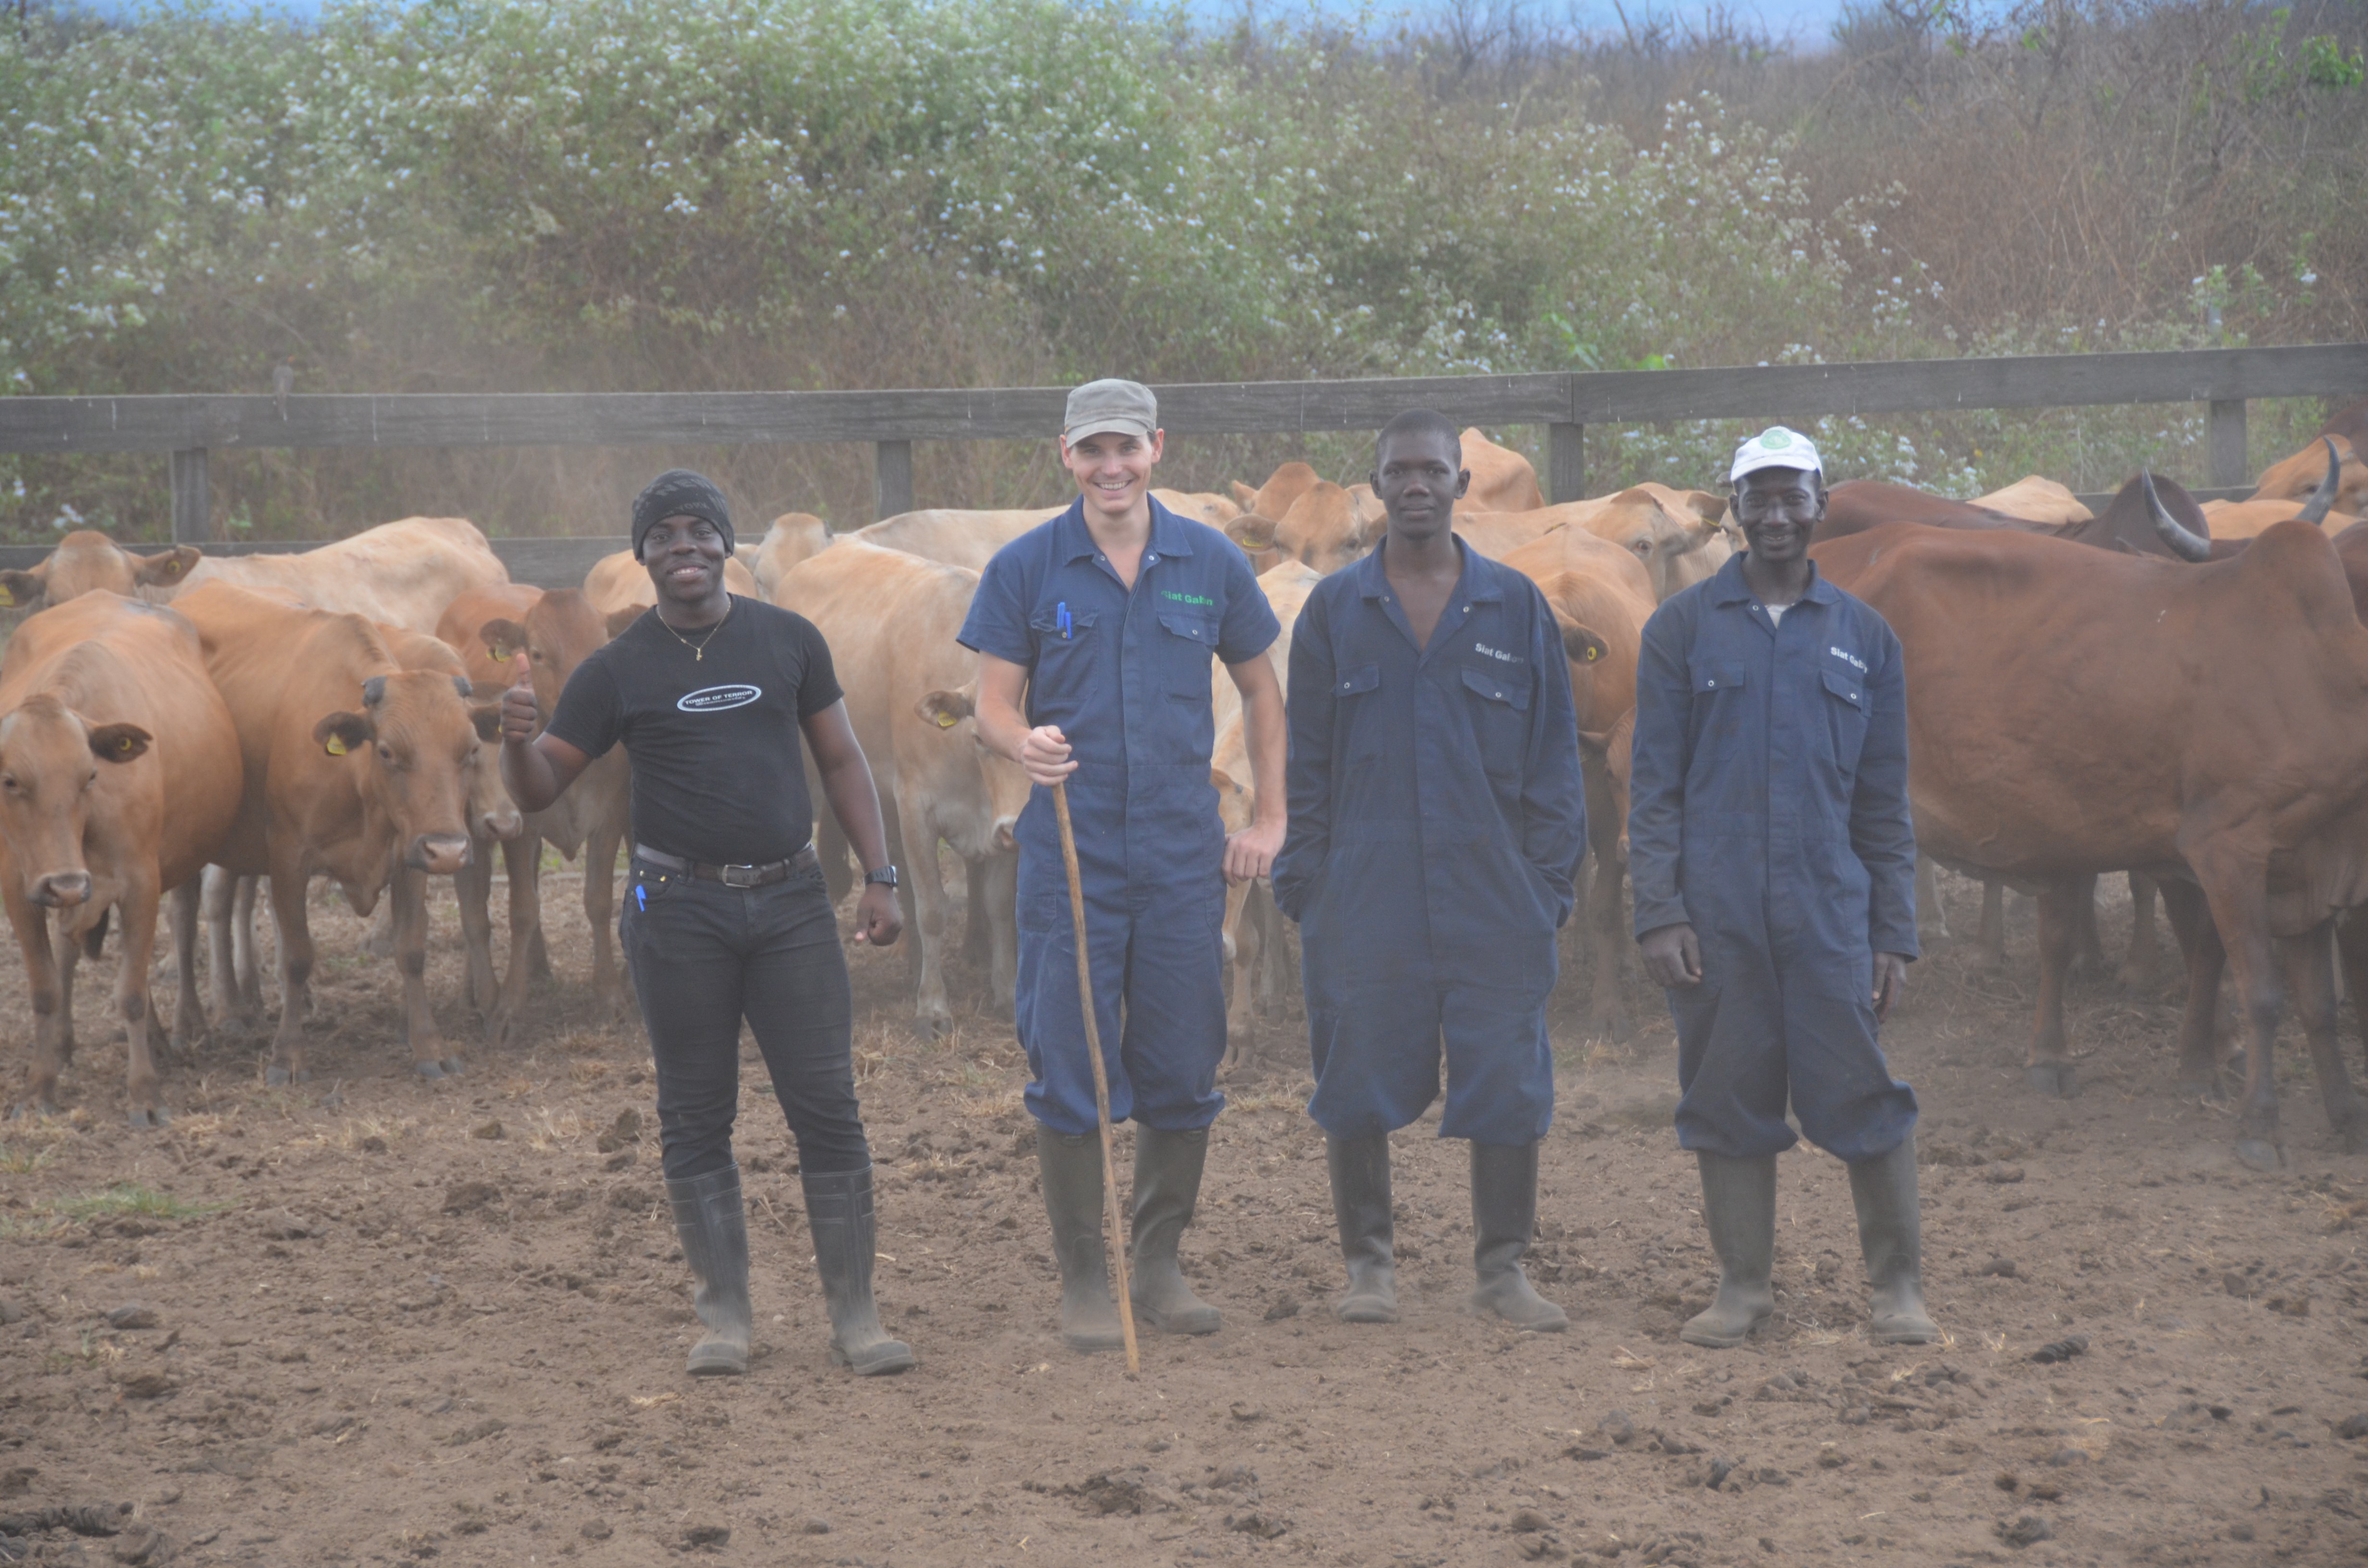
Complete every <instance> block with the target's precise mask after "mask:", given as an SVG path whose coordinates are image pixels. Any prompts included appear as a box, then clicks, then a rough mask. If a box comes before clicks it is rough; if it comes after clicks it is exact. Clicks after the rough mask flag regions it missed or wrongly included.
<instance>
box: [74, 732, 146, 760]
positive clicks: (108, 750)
mask: <svg viewBox="0 0 2368 1568" xmlns="http://www.w3.org/2000/svg"><path fill="white" fill-rule="evenodd" d="M152 739H154V737H153V736H151V735H150V734H149V733H148V732H147V731H145V730H143V729H142V728H141V727H140V726H139V725H137V724H93V725H92V726H91V727H90V755H91V756H95V757H97V758H98V760H99V761H101V762H130V761H131V759H132V758H133V757H135V756H139V755H140V754H141V753H142V752H144V751H146V750H147V749H148V743H149V741H151V740H152Z"/></svg>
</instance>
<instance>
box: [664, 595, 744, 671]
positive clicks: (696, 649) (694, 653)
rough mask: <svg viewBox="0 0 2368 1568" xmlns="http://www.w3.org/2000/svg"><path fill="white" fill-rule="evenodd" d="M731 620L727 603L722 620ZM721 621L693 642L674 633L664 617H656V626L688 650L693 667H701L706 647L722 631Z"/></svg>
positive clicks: (705, 659) (677, 632) (678, 633)
mask: <svg viewBox="0 0 2368 1568" xmlns="http://www.w3.org/2000/svg"><path fill="white" fill-rule="evenodd" d="M729 619H732V607H731V605H730V604H728V603H727V604H726V605H725V606H724V607H723V620H729ZM723 620H719V621H717V622H716V623H715V624H714V625H712V626H711V627H709V628H708V629H707V635H706V636H704V637H702V638H700V640H699V641H698V642H692V641H691V640H690V639H689V638H688V637H685V636H684V635H683V634H682V633H681V632H679V631H675V629H674V628H673V627H671V626H667V625H666V617H665V616H659V617H658V624H659V625H660V626H665V627H666V631H667V633H668V634H669V635H671V636H672V637H673V638H674V640H675V641H676V642H679V643H681V644H682V645H683V646H684V647H686V648H688V649H689V650H690V662H691V663H692V664H694V665H703V664H705V663H706V662H707V645H708V644H709V643H710V642H714V641H715V634H716V633H717V632H719V631H723Z"/></svg>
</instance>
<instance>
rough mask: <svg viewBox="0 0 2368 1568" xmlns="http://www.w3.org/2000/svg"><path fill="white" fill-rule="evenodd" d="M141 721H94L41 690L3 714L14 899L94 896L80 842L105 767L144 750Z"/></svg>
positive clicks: (69, 903)
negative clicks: (14, 868)
mask: <svg viewBox="0 0 2368 1568" xmlns="http://www.w3.org/2000/svg"><path fill="white" fill-rule="evenodd" d="M149 739H150V737H149V734H148V732H147V731H145V730H143V729H142V728H141V727H140V726H139V725H137V724H94V723H92V722H90V721H89V720H87V719H85V718H84V717H83V716H82V715H81V714H79V713H77V712H75V711H74V710H73V709H71V708H68V707H67V706H65V704H63V702H60V701H59V700H58V699H57V698H56V697H55V696H53V695H51V694H50V693H48V692H42V693H40V694H37V695H35V696H33V697H30V698H28V699H26V701H25V703H24V705H23V706H22V707H20V708H18V709H17V710H16V711H15V712H13V713H10V714H9V715H8V716H7V717H6V718H5V719H0V837H5V838H6V841H7V845H8V853H9V858H11V859H12V860H14V861H15V862H16V865H17V879H18V880H17V886H16V887H14V888H12V889H11V890H9V897H10V898H11V900H12V901H13V900H14V899H17V898H23V899H26V900H28V901H29V902H30V903H35V904H38V905H40V907H42V908H44V909H70V908H73V907H74V905H76V904H79V903H83V902H84V901H85V900H86V899H87V898H89V897H90V869H89V868H88V867H87V866H85V864H84V863H83V853H82V842H83V831H84V827H85V824H86V823H87V822H88V820H89V816H90V802H91V792H92V790H93V788H94V787H95V786H96V785H97V783H98V779H99V774H100V771H101V770H102V769H103V768H108V767H122V766H123V765H124V764H126V763H129V762H131V761H133V760H135V759H136V758H138V757H141V756H144V755H146V753H147V751H148V743H149Z"/></svg>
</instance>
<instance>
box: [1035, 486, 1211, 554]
mask: <svg viewBox="0 0 2368 1568" xmlns="http://www.w3.org/2000/svg"><path fill="white" fill-rule="evenodd" d="M1149 500H1150V502H1151V537H1150V538H1149V540H1146V541H1145V542H1144V547H1143V563H1144V565H1145V566H1149V565H1151V564H1152V563H1153V562H1154V561H1155V560H1157V559H1163V558H1165V557H1167V556H1171V555H1190V554H1191V553H1192V540H1191V536H1190V534H1189V533H1187V532H1186V531H1185V528H1184V526H1183V524H1182V522H1181V520H1179V519H1178V517H1177V516H1176V514H1175V513H1173V512H1171V511H1169V510H1168V509H1167V507H1165V506H1161V505H1160V504H1159V497H1158V496H1156V495H1154V496H1151V497H1149ZM1054 526H1055V527H1056V528H1058V529H1059V530H1060V541H1061V559H1062V560H1064V561H1091V560H1092V559H1094V557H1096V556H1098V555H1099V554H1100V553H1101V552H1102V547H1101V546H1100V545H1099V544H1097V543H1095V542H1094V530H1093V529H1091V528H1087V526H1086V498H1085V497H1084V496H1082V495H1080V496H1078V497H1077V498H1076V500H1075V501H1072V502H1070V503H1069V509H1068V510H1067V511H1065V512H1064V513H1062V514H1061V516H1060V518H1059V520H1058V522H1057V523H1056V524H1055V525H1054Z"/></svg>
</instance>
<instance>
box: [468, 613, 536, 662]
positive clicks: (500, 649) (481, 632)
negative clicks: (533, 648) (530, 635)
mask: <svg viewBox="0 0 2368 1568" xmlns="http://www.w3.org/2000/svg"><path fill="white" fill-rule="evenodd" d="M477 635H478V636H479V637H481V638H483V639H484V643H485V652H486V653H489V654H491V655H493V660H494V663H495V664H497V665H507V664H508V663H509V662H510V655H511V654H512V653H517V652H518V650H519V649H521V648H523V647H525V646H526V628H525V627H523V626H520V625H519V624H518V622H517V621H515V620H511V619H507V618H506V617H503V616H495V618H494V619H491V620H489V621H487V622H485V624H484V625H483V626H480V627H479V628H477Z"/></svg>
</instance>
